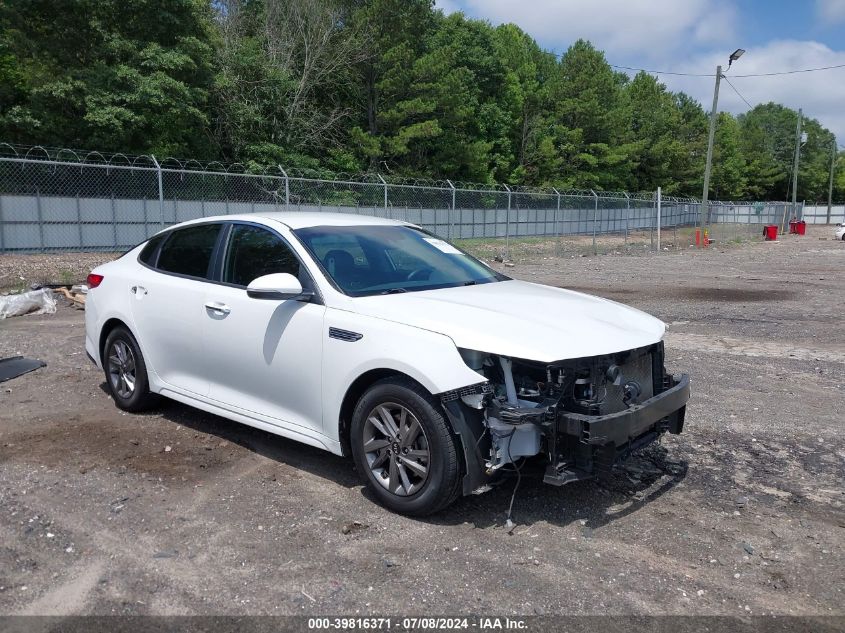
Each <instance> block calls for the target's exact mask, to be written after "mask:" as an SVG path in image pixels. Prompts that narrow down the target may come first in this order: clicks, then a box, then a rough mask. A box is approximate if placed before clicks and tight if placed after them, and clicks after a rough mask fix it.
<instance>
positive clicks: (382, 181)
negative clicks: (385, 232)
mask: <svg viewBox="0 0 845 633" xmlns="http://www.w3.org/2000/svg"><path fill="white" fill-rule="evenodd" d="M376 176H378V179H379V180H381V184H383V185H384V214H385V217H386V216H387V181H386V180H385V179H384V178H382V177H381V174H376ZM435 224H436V222H435Z"/></svg>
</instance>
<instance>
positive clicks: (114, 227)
mask: <svg viewBox="0 0 845 633" xmlns="http://www.w3.org/2000/svg"><path fill="white" fill-rule="evenodd" d="M111 234H112V242H114V244H113V246H114V250H117V246H118V244H117V209H116V208H115V205H114V191H112V192H111Z"/></svg>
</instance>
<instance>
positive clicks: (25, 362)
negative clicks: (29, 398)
mask: <svg viewBox="0 0 845 633" xmlns="http://www.w3.org/2000/svg"><path fill="white" fill-rule="evenodd" d="M46 366H47V363H45V362H44V361H43V360H36V359H34V358H24V357H23V356H10V357H9V358H0V382H6V381H7V380H11V379H12V378H17V377H18V376H22V375H23V374H26V373H29V372H31V371H35V370H36V369H41V368H42V367H46Z"/></svg>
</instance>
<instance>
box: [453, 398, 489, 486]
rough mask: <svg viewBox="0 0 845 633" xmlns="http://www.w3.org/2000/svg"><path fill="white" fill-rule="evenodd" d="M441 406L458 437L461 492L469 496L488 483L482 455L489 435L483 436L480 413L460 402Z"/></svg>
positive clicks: (482, 423) (487, 448) (456, 401)
mask: <svg viewBox="0 0 845 633" xmlns="http://www.w3.org/2000/svg"><path fill="white" fill-rule="evenodd" d="M442 405H443V410H444V411H445V412H446V417H447V418H448V420H449V423H450V424H451V426H452V431H453V432H454V433H455V435H458V436H459V437H460V444H461V449H462V454H463V458H464V459H463V462H464V467H465V472H464V477H463V481H462V484H461V485H462V492H463V494H464V495H470V494H472V493H473V491H475V490H478V489H479V488H482V487H483V486H485V485H487V484H488V483H489V482H490V477H489V476H488V475H487V474H486V467H485V463H484V457H483V453H482V451H487V450H489V449H490V439H489V434H486V435H485V431H486V428H485V427H484V421H483V419H482V414H481V412H480V411H476V410H474V409H470V408H469V407H468V406H467V405H465V404H464V403H462V402H461V401H460V400H451V401H449V402H443V403H442ZM482 440H484V441H482Z"/></svg>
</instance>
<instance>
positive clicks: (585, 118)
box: [551, 40, 634, 189]
mask: <svg viewBox="0 0 845 633" xmlns="http://www.w3.org/2000/svg"><path fill="white" fill-rule="evenodd" d="M625 81H626V77H625V76H624V75H621V74H620V73H616V72H614V71H613V69H612V68H611V67H610V66H609V65H608V63H607V61H606V60H605V58H604V53H602V52H601V51H598V50H596V49H595V48H594V47H593V46H592V44H590V43H589V42H586V41H584V40H578V41H577V42H575V44H573V45H572V46H571V47H570V48H569V50H567V51H566V53H565V54H564V55H563V57H562V58H561V60H560V64H559V66H558V68H557V73H556V74H555V76H554V77H553V78H552V80H551V84H552V85H551V98H552V101H553V103H554V108H555V114H554V119H555V127H554V132H555V136H556V145H557V148H558V151H559V156H560V163H559V165H560V170H559V172H558V176H557V178H556V181H557V183H558V184H560V185H561V186H563V187H578V188H585V189H586V188H590V189H624V188H626V187H628V186H629V185H630V184H631V180H632V178H631V172H632V167H633V161H632V153H633V150H634V147H633V146H632V145H631V144H629V143H627V142H626V139H625V134H624V130H625V128H626V126H627V120H626V118H627V116H626V115H627V114H629V112H630V111H629V110H628V109H627V108H625V107H623V106H624V103H623V98H622V88H623V85H624V84H625Z"/></svg>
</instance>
